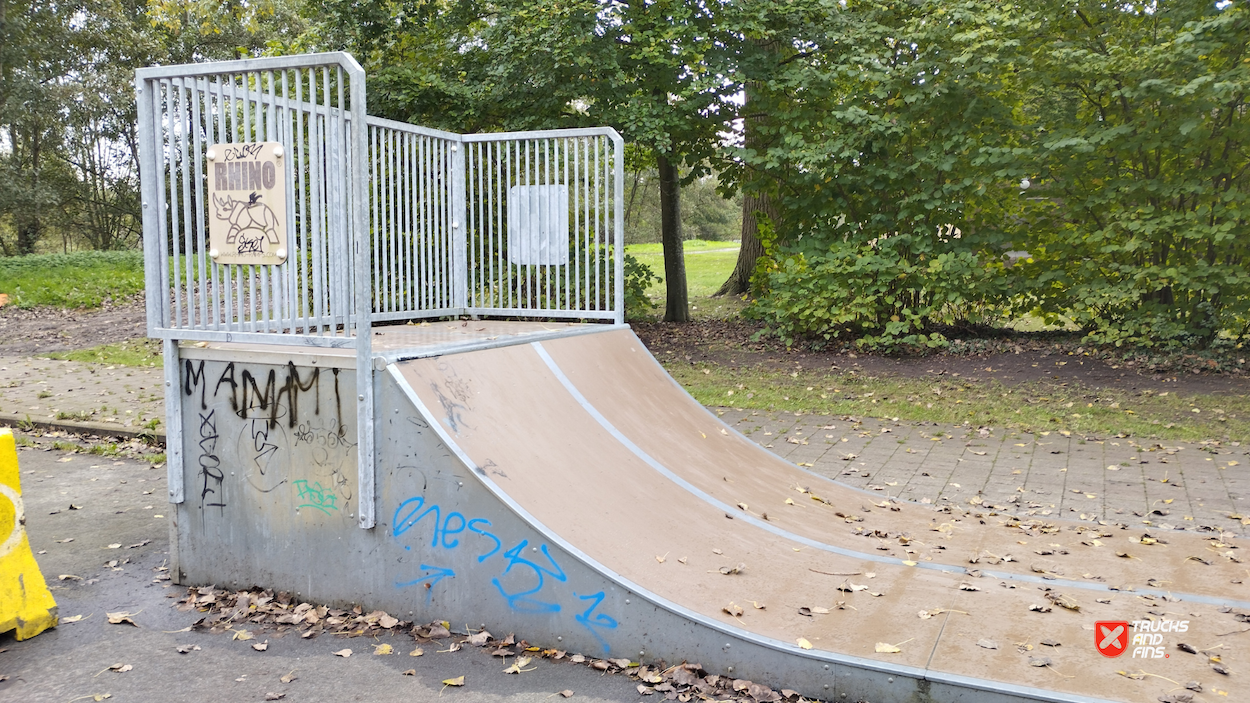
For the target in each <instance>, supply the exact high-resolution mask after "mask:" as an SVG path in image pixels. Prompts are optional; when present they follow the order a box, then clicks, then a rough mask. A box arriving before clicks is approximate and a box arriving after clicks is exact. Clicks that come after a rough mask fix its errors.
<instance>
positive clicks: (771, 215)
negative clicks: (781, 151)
mask: <svg viewBox="0 0 1250 703" xmlns="http://www.w3.org/2000/svg"><path fill="white" fill-rule="evenodd" d="M751 43H752V44H754V45H755V46H756V48H758V49H763V50H765V51H771V52H774V53H775V52H777V51H779V50H780V44H778V43H777V42H776V41H760V40H756V39H752V40H751ZM756 86H757V84H756V83H755V82H754V81H747V82H746V83H745V84H744V85H743V90H742V99H743V103H742V112H741V113H740V114H741V115H742V116H743V119H742V143H743V146H745V147H746V148H747V149H755V150H756V151H763V150H764V149H765V148H766V147H767V145H766V144H764V143H762V141H761V139H760V134H759V129H758V126H759V125H760V124H761V123H763V122H765V121H766V120H767V119H768V118H767V116H765V115H759V114H753V113H751V112H748V110H749V109H750V107H751V93H753V92H754V89H755V88H756ZM747 168H748V169H750V168H751V166H750V165H749V164H748V166H747ZM756 187H757V188H758V185H757V186H756ZM757 213H763V214H764V215H766V216H767V217H768V219H770V220H772V222H773V225H774V226H776V225H777V224H779V223H780V221H781V218H780V213H779V211H778V210H777V203H776V201H775V200H774V199H773V196H772V194H771V192H769V191H760V190H755V191H753V192H752V191H748V190H746V189H745V188H744V189H743V197H742V247H741V248H740V249H738V262H737V263H736V264H734V270H733V273H731V274H729V279H728V280H726V281H725V282H724V283H722V284H721V287H720V288H719V289H717V291H716V292H715V293H713V294H712V295H714V296H716V295H742V294H743V293H749V292H750V291H751V274H752V273H754V272H755V260H756V259H758V258H760V257H761V256H763V255H764V247H763V245H761V244H760V240H759V218H758V216H757Z"/></svg>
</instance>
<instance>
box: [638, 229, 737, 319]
mask: <svg viewBox="0 0 1250 703" xmlns="http://www.w3.org/2000/svg"><path fill="white" fill-rule="evenodd" d="M683 244H684V249H685V252H686V289H687V291H688V294H689V296H690V313H691V315H692V316H693V317H694V318H696V319H700V318H712V319H717V318H719V319H724V318H726V317H731V316H736V315H737V313H738V312H739V311H740V310H741V309H742V302H741V301H739V300H736V299H733V298H729V299H724V298H712V297H711V295H712V293H715V292H716V289H718V288H720V287H721V284H722V283H724V282H725V279H726V278H729V274H730V272H732V271H733V269H734V264H735V263H737V261H738V243H737V242H708V241H703V240H700V239H691V240H689V241H686V242H684V243H683ZM625 251H626V252H627V253H629V254H630V255H632V256H633V257H634V258H636V259H638V261H639V262H641V263H644V264H646V265H647V266H650V267H651V270H652V271H653V272H654V273H655V275H657V276H659V277H660V279H661V280H660V281H659V282H654V283H652V284H651V287H650V288H648V289H647V295H649V296H651V299H652V300H653V301H655V302H656V303H657V304H658V305H659V308H658V310H659V313H660V314H662V313H663V311H664V299H665V288H664V282H663V279H664V254H663V252H662V250H661V245H659V244H632V245H630V246H627V247H625Z"/></svg>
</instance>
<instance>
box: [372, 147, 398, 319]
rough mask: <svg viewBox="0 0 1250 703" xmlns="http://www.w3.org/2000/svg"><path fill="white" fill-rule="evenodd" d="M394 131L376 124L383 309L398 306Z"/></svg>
mask: <svg viewBox="0 0 1250 703" xmlns="http://www.w3.org/2000/svg"><path fill="white" fill-rule="evenodd" d="M392 132H393V130H390V129H384V128H382V127H376V128H374V130H373V143H374V147H373V149H374V152H375V155H376V156H375V164H374V167H373V168H374V173H373V189H374V196H373V197H374V212H375V215H374V219H375V220H376V223H375V224H374V228H375V230H376V231H377V239H378V244H377V251H378V254H377V256H378V257H379V261H378V262H377V268H378V273H377V274H376V275H377V276H378V285H379V286H380V289H379V293H378V295H379V297H380V298H382V299H383V302H382V304H381V306H380V307H381V309H383V310H387V311H393V310H394V309H395V277H394V276H393V275H391V268H390V267H391V262H392V261H394V252H393V251H392V245H393V242H394V237H393V236H392V235H391V230H390V226H391V215H390V208H391V204H392V202H393V201H392V199H391V181H390V174H391V172H392V171H393V169H392V168H391V134H392Z"/></svg>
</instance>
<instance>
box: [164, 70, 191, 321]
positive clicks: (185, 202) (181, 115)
mask: <svg viewBox="0 0 1250 703" xmlns="http://www.w3.org/2000/svg"><path fill="white" fill-rule="evenodd" d="M189 133H190V130H189V129H188V128H187V79H186V78H185V77H183V78H180V79H178V135H179V136H178V164H179V168H178V182H179V183H180V184H181V185H182V227H181V230H182V231H181V233H180V235H181V239H182V243H183V266H184V267H185V268H186V286H187V290H186V306H187V327H188V328H194V327H195V297H194V296H195V286H194V282H195V263H194V262H193V261H192V259H191V256H192V253H191V252H192V251H193V250H194V249H195V240H194V228H193V227H192V224H191V169H190V168H189V167H188V166H187V162H188V161H190V160H191V157H190V152H189V147H188V145H187V140H188V139H189V137H190V135H189ZM169 175H170V177H173V175H174V174H173V170H172V169H171V170H170V174H169ZM197 180H198V179H197Z"/></svg>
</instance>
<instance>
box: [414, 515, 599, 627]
mask: <svg viewBox="0 0 1250 703" xmlns="http://www.w3.org/2000/svg"><path fill="white" fill-rule="evenodd" d="M418 526H422V527H424V526H428V528H429V539H428V547H429V549H430V550H431V554H437V553H438V551H439V550H455V549H460V548H461V547H463V548H465V549H473V550H474V551H475V552H476V555H475V557H476V558H475V560H474V562H473V563H475V564H480V565H482V567H481V569H478V570H475V573H473V574H466V575H464V577H465V578H489V579H490V583H491V585H492V586H494V588H495V591H496V592H497V593H498V594H499V596H500V597H501V598H502V599H503V600H504V602H505V603H507V605H508V607H509V608H511V609H512V610H513V611H516V612H519V613H533V614H545V613H559V612H562V611H563V610H564V609H565V608H566V607H572V608H573V609H574V610H576V611H577V614H576V615H574V620H575V621H576V622H577V624H579V625H581V626H582V627H584V628H586V629H587V630H588V631H589V632H590V633H591V634H592V635H594V637H595V639H596V640H597V641H598V642H599V644H600V645H601V646H602V647H603V650H604V651H605V652H606V651H608V649H609V646H608V642H607V640H606V639H605V637H604V633H603V631H605V630H613V629H616V627H617V621H616V620H615V619H614V618H612V617H611V616H609V615H606V614H604V613H596V612H595V611H596V610H597V609H598V608H599V605H600V604H601V603H602V602H603V599H604V597H605V595H604V593H603V592H602V591H600V592H598V593H594V594H590V595H579V594H577V593H575V592H573V591H572V590H570V589H569V588H568V586H567V583H568V576H567V575H566V574H565V573H564V569H563V568H562V567H561V566H560V564H559V563H558V562H557V561H556V559H555V557H553V556H552V555H551V552H550V550H549V548H548V547H547V545H546V544H539V545H535V546H533V547H531V546H530V543H529V540H526V539H522V540H520V541H518V542H517V543H516V544H515V545H514V546H512V547H511V548H509V549H507V550H504V542H503V540H501V539H500V538H499V537H498V536H497V535H496V534H494V533H493V532H491V531H490V530H489V529H487V528H489V527H491V522H490V520H487V519H486V518H482V517H475V518H467V517H465V516H464V515H463V514H461V513H460V512H458V511H454V510H450V511H447V512H446V514H444V511H443V509H442V508H441V507H440V506H439V505H436V504H434V503H427V501H426V499H425V497H424V496H414V497H412V498H408V499H407V500H405V501H403V502H402V503H400V504H399V507H397V508H396V509H395V514H394V516H393V518H392V520H391V534H392V536H394V537H395V538H396V539H397V540H399V541H400V542H409V544H406V545H405V546H404V549H405V550H409V551H411V550H412V548H413V546H414V544H416V545H424V544H426V543H427V540H426V539H425V538H424V535H423V536H422V539H420V540H415V539H414V537H415V534H416V528H418ZM410 533H413V534H410ZM497 555H498V556H497ZM488 562H489V563H488ZM419 568H420V569H421V571H423V572H429V573H424V574H422V575H421V576H420V577H419V578H415V579H413V580H411V581H404V582H400V583H397V584H396V586H397V587H399V588H403V587H407V586H416V585H423V586H424V587H425V589H426V601H427V603H428V602H429V601H430V599H431V598H432V596H433V588H434V585H435V584H437V583H439V582H440V581H442V580H443V579H445V578H456V577H457V574H456V572H455V571H454V570H452V569H449V568H447V567H442V566H433V565H430V564H427V563H422V564H421V565H420V567H419ZM559 584H565V585H559Z"/></svg>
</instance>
